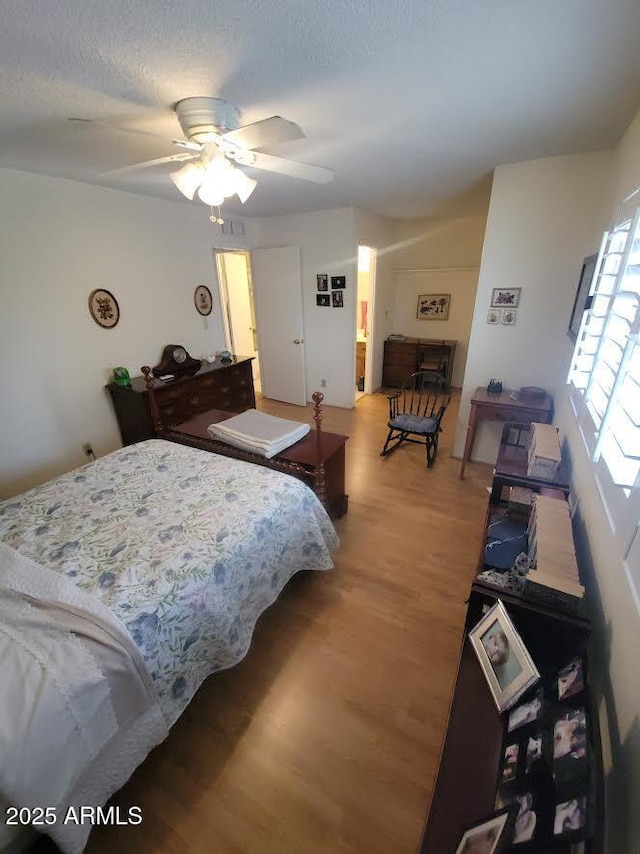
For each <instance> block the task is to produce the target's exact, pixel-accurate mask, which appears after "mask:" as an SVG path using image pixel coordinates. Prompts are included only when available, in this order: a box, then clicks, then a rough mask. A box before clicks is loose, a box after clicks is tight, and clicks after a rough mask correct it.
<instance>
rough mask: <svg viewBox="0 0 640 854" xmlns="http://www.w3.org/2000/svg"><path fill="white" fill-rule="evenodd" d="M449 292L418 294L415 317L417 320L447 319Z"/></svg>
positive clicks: (449, 303)
mask: <svg viewBox="0 0 640 854" xmlns="http://www.w3.org/2000/svg"><path fill="white" fill-rule="evenodd" d="M450 305H451V294H420V295H419V296H418V306H417V309H416V317H417V318H418V320H448V319H449V307H450Z"/></svg>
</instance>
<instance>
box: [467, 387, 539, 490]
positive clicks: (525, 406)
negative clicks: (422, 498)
mask: <svg viewBox="0 0 640 854" xmlns="http://www.w3.org/2000/svg"><path fill="white" fill-rule="evenodd" d="M515 395H516V393H515V392H513V391H510V390H508V389H505V390H503V391H501V392H499V393H498V394H495V393H494V392H489V391H487V389H486V388H485V387H484V386H478V388H477V389H476V390H475V392H474V394H473V396H472V398H471V411H470V412H469V425H468V427H467V438H466V440H465V443H464V452H463V454H462V463H461V465H460V477H464V470H465V467H466V465H467V460H468V459H469V458H470V456H471V451H472V450H473V441H474V439H475V435H476V425H477V424H478V422H480V421H519V422H520V423H521V424H531V422H532V421H536V422H538V423H540V424H550V423H551V419H552V418H553V398H552V397H551V395H549V394H547V395H546V396H545V398H544V399H543V400H541V401H536V402H532V401H531V400H527V401H526V402H525V401H522V400H518V399H517V396H515Z"/></svg>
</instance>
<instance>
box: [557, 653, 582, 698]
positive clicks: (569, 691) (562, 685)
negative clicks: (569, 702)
mask: <svg viewBox="0 0 640 854" xmlns="http://www.w3.org/2000/svg"><path fill="white" fill-rule="evenodd" d="M557 685H558V699H559V700H566V699H567V698H568V697H573V695H574V694H579V693H580V691H582V690H583V688H584V674H583V672H582V661H581V659H579V658H576V659H574V660H573V661H572V662H570V664H567V666H566V667H563V668H562V670H559V671H558V677H557Z"/></svg>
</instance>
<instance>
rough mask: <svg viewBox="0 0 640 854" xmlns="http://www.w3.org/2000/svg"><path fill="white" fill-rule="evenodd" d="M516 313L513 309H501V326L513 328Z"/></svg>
mask: <svg viewBox="0 0 640 854" xmlns="http://www.w3.org/2000/svg"><path fill="white" fill-rule="evenodd" d="M517 313H518V312H517V311H516V310H515V308H503V309H502V325H503V326H515V325H516V315H517Z"/></svg>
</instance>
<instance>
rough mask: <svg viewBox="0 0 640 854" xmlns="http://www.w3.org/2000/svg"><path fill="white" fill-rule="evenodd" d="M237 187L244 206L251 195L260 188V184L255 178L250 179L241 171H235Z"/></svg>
mask: <svg viewBox="0 0 640 854" xmlns="http://www.w3.org/2000/svg"><path fill="white" fill-rule="evenodd" d="M233 171H234V178H235V187H236V193H237V194H238V198H239V199H240V201H241V202H242V204H244V203H245V202H246V201H247V199H248V198H249V196H250V195H251V193H253V191H254V190H255V188H256V187H257V186H258V182H257V181H256V180H255V179H254V178H249V176H248V175H245V174H244V172H242V171H241V170H240V169H234V170H233Z"/></svg>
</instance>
